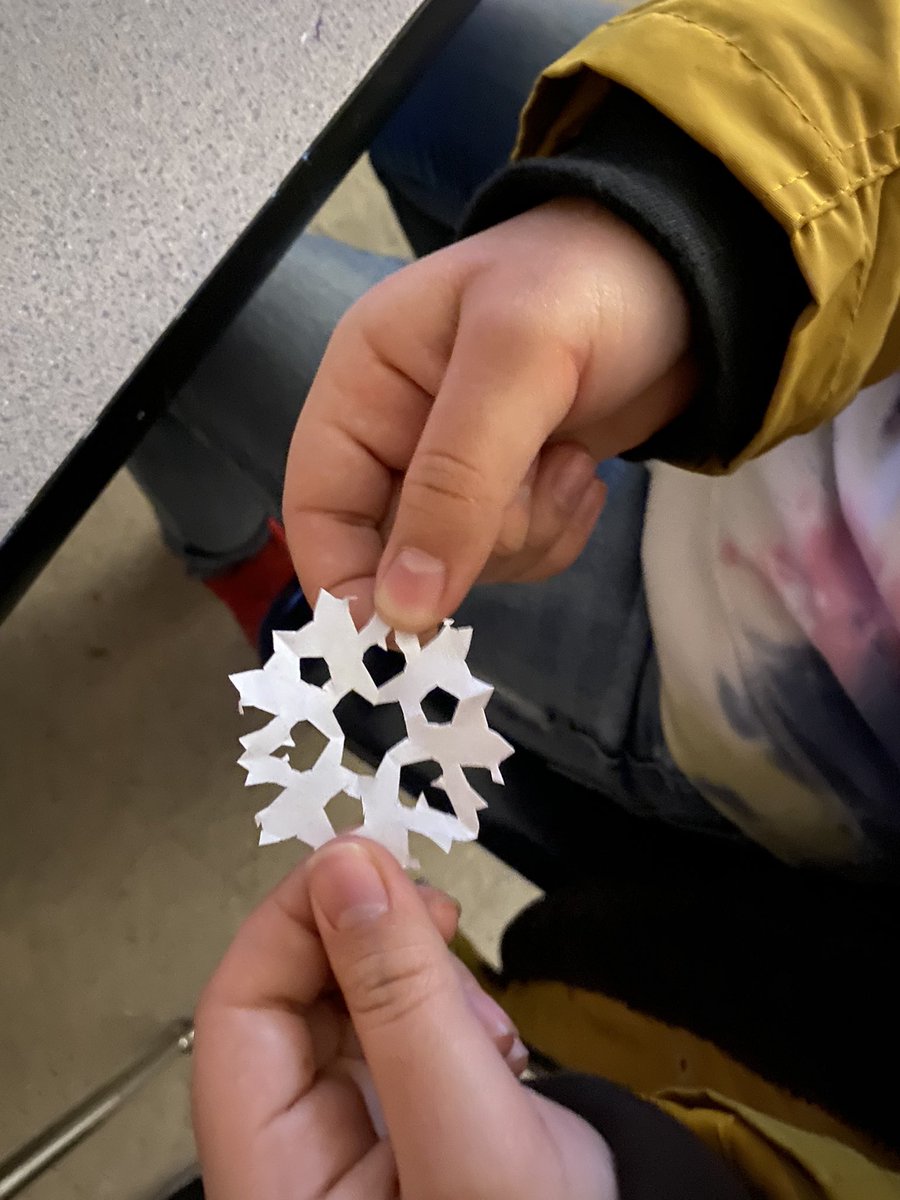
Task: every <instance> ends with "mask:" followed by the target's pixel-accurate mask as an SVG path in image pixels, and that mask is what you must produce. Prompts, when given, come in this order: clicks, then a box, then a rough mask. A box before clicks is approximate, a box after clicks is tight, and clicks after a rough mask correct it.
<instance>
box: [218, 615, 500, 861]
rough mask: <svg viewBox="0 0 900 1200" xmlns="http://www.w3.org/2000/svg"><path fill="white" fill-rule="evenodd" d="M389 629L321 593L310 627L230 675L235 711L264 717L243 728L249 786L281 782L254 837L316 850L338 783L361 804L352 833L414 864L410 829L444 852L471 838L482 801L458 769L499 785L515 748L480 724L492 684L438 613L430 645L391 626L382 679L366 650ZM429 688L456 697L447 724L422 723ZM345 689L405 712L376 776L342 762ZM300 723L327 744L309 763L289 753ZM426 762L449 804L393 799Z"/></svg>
mask: <svg viewBox="0 0 900 1200" xmlns="http://www.w3.org/2000/svg"><path fill="white" fill-rule="evenodd" d="M389 632H390V630H389V629H388V626H387V625H385V624H384V622H383V621H381V620H380V619H379V618H378V617H373V618H372V620H371V621H369V623H368V625H366V626H365V628H364V629H361V630H357V629H356V626H355V625H354V624H353V618H352V617H351V616H350V602H349V600H337V599H335V597H334V596H331V595H329V594H328V592H322V593H320V596H319V599H318V602H317V603H316V608H315V612H314V614H313V619H312V620H311V621H310V622H309V623H308V624H307V625H304V626H303V628H302V629H298V630H296V631H285V632H282V633H276V634H275V635H274V639H273V641H274V651H273V653H272V657H271V658H270V659H269V661H268V662H267V663H266V664H265V666H264V667H262V668H260V669H259V670H255V671H243V672H241V674H239V675H232V676H231V682H232V683H233V684H234V686H235V687H236V688H237V690H238V694H239V696H240V708H241V712H243V711H244V709H245V708H257V709H260V710H261V711H262V712H265V713H268V714H269V716H270V717H271V720H270V721H269V722H268V724H266V725H264V726H263V727H262V728H261V729H257V730H254V732H253V733H248V734H247V735H246V736H245V737H242V738H241V745H242V746H243V748H244V753H243V754H242V755H241V757H240V758H239V759H238V762H239V764H240V765H241V766H242V767H243V768H244V770H245V771H246V772H247V780H246V786H247V787H251V786H253V785H255V784H260V783H270V784H271V783H274V784H277V785H278V786H279V787H280V788H281V791H280V792H279V793H278V795H277V796H276V797H275V799H274V800H273V801H272V803H271V804H269V805H268V806H267V807H266V808H264V809H262V810H261V811H260V812H258V813H257V814H256V824H257V825H258V826H259V830H260V836H259V840H260V845H269V844H271V843H273V842H281V841H284V840H285V839H287V838H297V839H299V841H301V842H304V843H305V844H306V845H308V846H311V847H313V848H314V849H315V848H316V847H318V846H321V845H322V844H323V843H324V842H327V841H328V840H329V838H332V837H334V836H335V835H336V833H337V832H338V831H337V830H336V829H335V828H334V825H333V824H332V821H331V818H330V817H329V815H328V813H327V812H326V809H327V806H328V804H329V803H330V801H331V800H333V799H334V797H335V796H338V795H340V793H342V792H343V793H345V794H346V795H349V796H353V797H355V798H356V799H358V800H359V801H360V803H361V805H362V814H363V819H362V825H361V826H360V827H359V828H358V829H357V830H356V832H357V833H358V834H360V835H361V836H363V837H369V838H372V840H373V841H376V842H379V843H380V844H381V845H382V846H386V847H387V849H389V850H390V851H391V852H392V853H393V854H394V855H395V856H396V858H397V859H398V860H399V861H400V863H401V864H402V865H403V866H414V865H415V863H414V862H413V860H412V859H411V857H410V852H409V835H410V833H419V834H422V835H423V836H424V837H427V838H429V839H430V840H431V841H433V842H435V843H436V844H437V845H438V846H440V847H441V849H442V850H445V851H446V850H449V849H450V847H451V845H452V844H453V842H470V841H474V839H475V838H476V837H477V836H478V812H479V810H480V809H482V808H484V807H485V801H484V800H483V799H482V797H481V796H480V795H479V793H478V792H477V791H476V789H475V788H474V787H473V786H472V785H471V783H469V781H468V779H467V778H466V775H465V772H464V769H463V768H465V767H482V768H485V769H487V770H489V771H490V773H491V778H492V779H493V780H494V782H495V783H502V782H503V776H502V775H501V773H500V764H501V763H502V762H503V761H504V759H506V758H508V757H509V755H510V754H511V753H512V747H511V746H510V745H509V743H508V742H507V741H505V740H504V739H503V738H502V737H501V736H500V735H499V734H498V733H495V732H494V731H493V730H492V729H491V728H490V726H489V725H488V721H487V714H486V712H485V709H486V706H487V702H488V700H489V699H490V697H491V693H492V691H493V689H492V688H491V687H490V686H489V685H488V684H486V683H483V682H482V681H481V680H480V679H475V678H474V676H473V675H472V674H471V672H470V671H469V668H468V666H467V664H466V655H467V654H468V652H469V645H470V643H471V640H472V631H471V629H460V628H458V627H457V626H455V625H453V623H452V622H451V621H446V622H445V623H444V625H443V627H442V628H441V630H440V632H439V633H438V634H437V635H436V636H435V637H434V638H433V639H432V640H431V641H430V642H429V643H428V644H427V645H426V646H422V645H420V644H419V639H418V638H417V637H415V636H414V635H412V634H403V633H399V634H396V635H395V639H396V643H397V646H398V648H399V650H400V651H401V652H402V654H403V656H404V658H405V659H406V664H405V666H404V668H403V669H402V670H401V671H400V672H399V673H398V674H397V675H395V676H393V677H392V678H391V679H389V680H388V681H387V682H386V683H383V684H382V685H381V686H380V687H379V686H378V685H377V684H376V683H375V681H374V679H373V678H372V676H371V675H370V674H369V671H368V669H367V668H366V665H365V662H364V655H365V653H366V651H367V650H369V649H371V648H372V647H373V646H379V647H381V648H382V649H385V648H386V645H387V642H386V639H387V635H388V633H389ZM302 658H321V659H324V660H325V664H326V666H327V667H328V673H329V679H328V682H327V683H325V684H323V685H322V686H321V687H317V686H315V685H313V684H310V683H307V682H305V680H303V679H302V678H301V675H300V660H301V659H302ZM436 688H440V689H441V690H442V691H444V692H447V693H448V694H449V695H450V696H453V697H455V698H456V701H457V703H456V709H455V711H454V713H453V716H452V718H451V719H450V720H449V721H447V722H433V721H429V720H428V717H427V716H426V714H425V711H424V709H423V707H422V704H423V701H424V700H425V698H426V696H428V694H429V693H430V692H433V691H434V690H435V689H436ZM350 692H355V693H356V694H357V695H359V696H362V697H363V698H364V699H365V700H367V701H368V702H369V703H370V704H373V705H379V704H395V703H396V704H399V706H400V709H401V711H402V713H403V719H404V721H405V724H406V737H405V738H403V739H401V741H399V742H397V744H396V745H395V746H392V747H391V749H390V750H388V751H387V752H386V754H385V755H384V757H383V758H382V760H381V762H380V764H379V766H378V769H377V771H376V772H375V774H374V775H366V774H362V773H359V772H356V771H351V770H350V769H348V768H347V767H345V766H344V764H343V758H344V733H343V730H342V729H341V726H340V723H339V722H338V719H337V717H336V716H335V712H334V710H335V706H336V705H337V704H338V703H339V702H340V701H341V700H342V699H343V698H344V697H345V696H346V695H348V694H349V693H350ZM304 723H306V724H309V725H312V726H313V727H314V728H315V729H317V730H318V731H319V733H321V734H322V735H323V736H324V737H325V738H326V739H327V744H326V746H325V749H324V750H323V751H322V753H321V754H320V756H319V758H318V760H317V761H316V763H315V764H314V765H313V766H312V767H310V769H309V770H306V771H298V770H296V768H294V767H292V766H291V764H290V761H289V758H288V755H287V753H286V751H287V750H289V749H290V747H292V746H293V745H294V742H293V738H292V732H293V730H294V729H295V728H296V726H297V725H300V724H304ZM429 761H433V762H436V763H437V764H438V765H439V766H440V769H441V775H440V777H439V778H438V779H437V780H435V783H434V786H435V787H439V788H442V789H443V790H444V791H445V792H446V793H447V796H448V798H449V800H450V804H451V806H452V808H453V812H452V813H446V812H441V811H440V810H439V809H436V808H432V807H431V805H429V804H428V802H427V800H426V799H425V797H424V795H421V796H419V799H418V801H417V802H416V804H415V805H413V806H410V805H407V804H404V803H403V801H402V799H401V789H400V768H401V767H404V766H409V765H410V764H412V763H419V762H429Z"/></svg>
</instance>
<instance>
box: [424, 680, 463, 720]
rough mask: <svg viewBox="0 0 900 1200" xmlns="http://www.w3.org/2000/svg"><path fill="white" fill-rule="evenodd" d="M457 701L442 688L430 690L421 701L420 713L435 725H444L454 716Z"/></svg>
mask: <svg viewBox="0 0 900 1200" xmlns="http://www.w3.org/2000/svg"><path fill="white" fill-rule="evenodd" d="M458 704H459V701H458V700H457V698H456V697H455V696H451V695H450V693H449V692H445V691H444V689H443V688H439V687H436V688H432V689H431V691H430V692H429V693H428V695H427V696H425V697H424V698H423V700H422V712H423V713H424V714H425V717H426V719H427V720H429V721H431V722H432V723H433V724H435V725H446V724H447V723H448V722H450V721H452V720H453V718H454V717H455V716H456V706H457V705H458Z"/></svg>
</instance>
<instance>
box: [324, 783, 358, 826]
mask: <svg viewBox="0 0 900 1200" xmlns="http://www.w3.org/2000/svg"><path fill="white" fill-rule="evenodd" d="M325 815H326V816H327V817H328V820H329V821H330V822H331V824H332V825H333V826H334V830H335V832H336V833H349V832H350V831H351V830H354V829H359V827H360V826H361V825H362V823H363V807H362V801H361V800H360V798H359V797H358V796H348V795H347V793H346V792H340V793H339V794H338V795H337V796H334V797H333V798H332V799H331V800H329V801H328V803H327V804H326V805H325Z"/></svg>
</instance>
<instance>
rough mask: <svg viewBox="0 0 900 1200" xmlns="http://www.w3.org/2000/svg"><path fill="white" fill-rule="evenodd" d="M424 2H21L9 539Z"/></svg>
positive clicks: (16, 39)
mask: <svg viewBox="0 0 900 1200" xmlns="http://www.w3.org/2000/svg"><path fill="white" fill-rule="evenodd" d="M417 4H418V0H364V2H363V0H3V3H2V5H0V540H2V538H3V537H4V536H5V535H6V534H7V532H8V531H9V530H10V529H11V528H12V526H13V525H14V524H15V523H16V521H17V520H18V519H19V517H20V516H21V515H22V514H23V513H24V511H25V509H26V508H27V506H28V505H29V503H30V502H31V500H32V499H33V498H34V496H35V495H36V493H37V492H38V491H39V489H40V488H41V486H42V485H43V484H44V483H45V482H46V481H47V479H48V478H49V477H50V476H51V475H52V474H53V472H54V471H55V470H56V468H57V467H58V466H59V465H60V464H61V462H62V461H63V459H64V458H65V457H66V455H67V454H68V453H69V451H70V450H71V449H72V447H73V446H74V445H75V444H76V442H77V441H78V440H79V439H80V438H81V437H82V436H83V435H84V434H85V433H86V432H87V431H88V429H89V428H90V427H91V425H92V423H93V422H94V421H95V420H96V418H97V417H98V415H99V414H100V412H101V411H102V409H103V407H104V406H105V405H106V404H107V403H108V401H109V400H110V399H111V398H112V396H113V395H114V393H115V392H116V390H117V389H118V388H119V386H120V385H121V384H122V383H123V382H124V381H125V379H126V378H127V377H128V375H129V374H130V373H131V371H132V370H133V369H134V367H135V366H136V365H137V364H138V363H139V362H140V360H141V358H142V357H143V355H144V354H145V353H146V352H147V351H148V350H149V349H150V347H151V345H152V344H153V343H154V342H155V341H156V339H157V338H158V337H159V336H160V334H161V333H162V332H163V331H164V330H165V328H166V327H167V325H168V324H169V323H170V322H171V321H172V320H173V318H175V317H176V316H177V315H178V313H179V312H180V310H181V309H182V308H183V306H184V305H185V304H186V303H187V301H188V300H189V299H190V297H191V296H192V295H193V293H194V292H195V290H196V289H197V287H198V285H199V284H200V283H201V282H202V281H203V279H204V278H205V277H206V275H207V274H208V273H209V271H210V270H211V269H212V268H213V267H214V266H215V264H216V263H217V262H218V261H219V259H220V258H221V257H222V255H223V254H224V253H225V251H226V250H228V248H229V247H230V246H231V245H232V243H233V242H234V241H235V239H236V238H237V236H238V235H239V234H240V233H241V231H242V230H243V229H244V228H245V227H246V225H247V224H248V222H249V221H250V219H251V218H252V217H253V216H254V214H255V213H256V212H257V210H258V209H259V208H260V206H261V205H262V204H263V203H264V202H265V201H266V200H267V199H268V198H269V196H270V195H271V194H272V192H273V191H274V190H275V189H276V188H277V186H278V185H279V183H280V182H281V181H282V179H283V178H284V177H285V175H286V174H287V173H288V172H289V170H290V169H291V167H292V166H293V165H294V163H295V162H296V161H297V159H298V158H299V157H300V156H301V154H302V153H303V151H304V150H305V148H306V147H307V146H308V145H309V143H310V142H311V141H312V140H313V139H314V138H315V136H316V135H317V134H318V133H319V132H320V130H321V129H322V128H323V126H324V125H325V124H326V122H327V121H328V119H329V118H330V117H331V116H332V114H333V113H334V111H335V110H336V109H337V108H338V106H339V105H340V104H341V102H342V101H343V100H344V99H345V98H346V97H347V95H348V94H349V93H350V92H351V91H352V89H353V87H354V86H355V85H356V84H357V83H358V82H359V80H360V78H361V77H362V76H363V74H364V73H365V72H366V70H367V69H368V68H369V67H370V66H371V65H372V63H373V62H374V61H375V59H376V58H377V57H378V55H379V54H380V53H381V52H382V51H383V50H384V49H385V47H386V45H387V44H388V42H389V41H390V40H391V39H392V38H393V37H394V35H395V34H396V33H397V32H398V31H399V30H400V28H401V27H402V26H403V25H404V24H405V22H406V21H407V19H408V18H409V17H410V16H411V15H412V13H413V12H414V10H415V9H416V7H417Z"/></svg>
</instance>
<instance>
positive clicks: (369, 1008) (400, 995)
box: [345, 944, 438, 1029]
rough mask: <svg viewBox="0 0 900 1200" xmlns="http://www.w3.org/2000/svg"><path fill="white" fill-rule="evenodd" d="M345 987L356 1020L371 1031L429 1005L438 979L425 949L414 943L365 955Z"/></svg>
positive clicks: (393, 1023)
mask: <svg viewBox="0 0 900 1200" xmlns="http://www.w3.org/2000/svg"><path fill="white" fill-rule="evenodd" d="M345 988H346V990H345V994H346V995H347V999H348V1002H350V1004H351V1008H352V1012H353V1016H354V1019H357V1020H361V1021H363V1022H364V1023H365V1024H366V1026H367V1027H368V1028H370V1029H371V1028H378V1029H383V1028H385V1027H386V1026H389V1025H395V1024H398V1023H401V1022H403V1021H404V1020H405V1019H406V1018H408V1017H409V1016H410V1015H411V1014H412V1013H414V1012H415V1011H416V1010H417V1009H419V1008H421V1007H423V1006H425V1005H426V1004H427V1003H428V1001H429V999H430V998H431V997H432V996H434V995H435V993H436V991H437V988H438V979H437V975H436V972H435V971H434V969H433V968H432V967H430V966H429V964H428V962H427V958H426V951H425V948H424V947H422V946H419V945H416V944H410V945H405V946H400V947H395V948H392V949H391V950H390V951H389V952H385V951H381V950H379V951H372V952H370V953H368V954H365V955H363V957H362V958H360V959H358V960H357V962H356V963H355V964H354V967H353V972H352V979H351V980H348V981H347V984H346V985H345ZM351 997H352V999H351Z"/></svg>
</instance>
